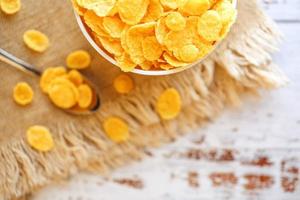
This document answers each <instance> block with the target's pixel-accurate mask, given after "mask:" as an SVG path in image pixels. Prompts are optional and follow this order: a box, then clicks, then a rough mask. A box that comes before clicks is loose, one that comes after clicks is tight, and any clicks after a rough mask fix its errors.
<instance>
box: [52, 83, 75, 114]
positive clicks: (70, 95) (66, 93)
mask: <svg viewBox="0 0 300 200" xmlns="http://www.w3.org/2000/svg"><path fill="white" fill-rule="evenodd" d="M48 94H49V97H50V100H51V101H52V102H53V103H54V104H55V105H56V106H57V107H59V108H63V109H68V108H71V107H73V106H75V105H76V103H77V101H78V99H79V92H78V89H77V87H76V86H75V85H74V84H73V83H72V82H71V81H69V80H68V79H66V78H56V79H55V80H53V81H52V82H51V84H50V86H49V90H48Z"/></svg>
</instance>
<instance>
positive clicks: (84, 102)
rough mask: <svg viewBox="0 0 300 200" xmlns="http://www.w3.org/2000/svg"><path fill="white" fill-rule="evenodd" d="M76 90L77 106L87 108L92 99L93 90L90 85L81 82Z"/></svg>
mask: <svg viewBox="0 0 300 200" xmlns="http://www.w3.org/2000/svg"><path fill="white" fill-rule="evenodd" d="M78 92H79V98H78V106H79V107H80V108H88V107H89V106H90V105H91V104H92V100H93V91H92V89H91V87H90V86H89V85H87V84H82V85H80V86H79V87H78Z"/></svg>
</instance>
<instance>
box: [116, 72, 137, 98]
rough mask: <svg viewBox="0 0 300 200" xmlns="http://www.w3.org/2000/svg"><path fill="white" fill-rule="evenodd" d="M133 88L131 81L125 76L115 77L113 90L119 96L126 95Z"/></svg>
mask: <svg viewBox="0 0 300 200" xmlns="http://www.w3.org/2000/svg"><path fill="white" fill-rule="evenodd" d="M133 87H134V84H133V80H132V78H131V77H130V76H128V75H126V74H121V75H119V76H117V77H116V78H115V80H114V88H115V90H116V91H117V92H118V93H120V94H128V93H129V92H130V91H131V90H132V89H133Z"/></svg>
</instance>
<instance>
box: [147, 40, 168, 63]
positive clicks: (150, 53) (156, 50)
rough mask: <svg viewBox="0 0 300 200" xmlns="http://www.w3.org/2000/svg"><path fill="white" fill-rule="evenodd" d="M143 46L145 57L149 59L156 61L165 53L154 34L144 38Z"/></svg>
mask: <svg viewBox="0 0 300 200" xmlns="http://www.w3.org/2000/svg"><path fill="white" fill-rule="evenodd" d="M142 48H143V54H144V57H145V58H146V59H147V60H149V61H155V60H157V59H159V58H160V56H161V55H162V53H163V49H162V48H161V45H160V44H159V43H158V41H157V39H156V37H154V36H149V37H146V38H144V40H143V41H142Z"/></svg>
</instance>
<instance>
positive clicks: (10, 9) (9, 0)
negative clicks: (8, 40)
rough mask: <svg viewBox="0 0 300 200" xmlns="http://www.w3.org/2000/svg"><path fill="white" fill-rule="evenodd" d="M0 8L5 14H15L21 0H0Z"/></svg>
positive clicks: (19, 7)
mask: <svg viewBox="0 0 300 200" xmlns="http://www.w3.org/2000/svg"><path fill="white" fill-rule="evenodd" d="M0 8H1V10H2V11H3V12H4V13H5V14H8V15H12V14H15V13H17V12H18V11H19V10H20V9H21V0H1V1H0Z"/></svg>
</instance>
